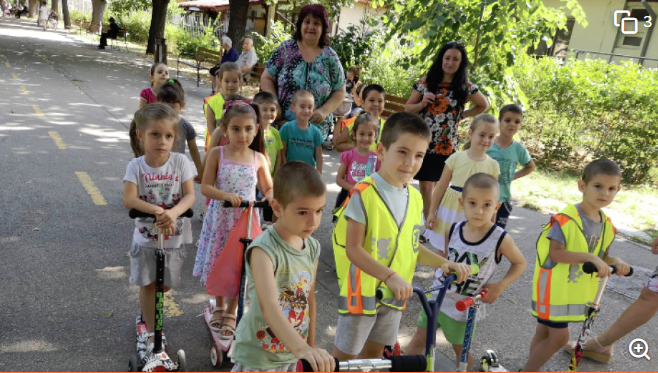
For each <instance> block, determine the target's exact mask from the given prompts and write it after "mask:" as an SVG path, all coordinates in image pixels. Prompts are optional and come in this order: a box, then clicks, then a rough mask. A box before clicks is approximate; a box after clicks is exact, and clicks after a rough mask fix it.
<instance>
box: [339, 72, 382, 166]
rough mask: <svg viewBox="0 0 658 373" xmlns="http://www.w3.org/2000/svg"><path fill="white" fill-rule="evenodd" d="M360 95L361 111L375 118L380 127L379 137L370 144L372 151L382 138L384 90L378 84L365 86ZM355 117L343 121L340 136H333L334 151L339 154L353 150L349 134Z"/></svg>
mask: <svg viewBox="0 0 658 373" xmlns="http://www.w3.org/2000/svg"><path fill="white" fill-rule="evenodd" d="M361 94H362V95H363V104H362V105H363V106H362V107H363V111H365V112H368V113H370V114H372V115H373V116H375V118H377V120H379V121H380V123H381V125H380V126H379V131H378V132H379V136H378V137H377V140H375V142H374V143H373V144H372V150H375V151H376V149H377V143H378V142H379V141H380V140H381V138H382V130H383V128H384V120H383V119H381V117H382V113H383V112H384V104H385V100H386V90H385V89H384V87H382V86H380V85H379V84H370V85H369V86H367V87H366V88H365V89H364V90H363V91H362V92H361ZM357 116H358V115H355V116H354V117H352V118H349V119H345V120H344V121H342V122H341V124H340V128H341V129H340V134H339V135H338V136H334V140H333V141H334V145H336V150H338V151H339V152H341V153H342V152H346V151H348V150H352V149H354V147H355V145H354V143H353V142H352V141H351V140H350V132H351V131H352V126H354V121H356V117H357Z"/></svg>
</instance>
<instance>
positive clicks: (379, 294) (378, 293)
mask: <svg viewBox="0 0 658 373" xmlns="http://www.w3.org/2000/svg"><path fill="white" fill-rule="evenodd" d="M375 299H377V300H382V299H384V292H383V291H382V289H377V291H376V292H375Z"/></svg>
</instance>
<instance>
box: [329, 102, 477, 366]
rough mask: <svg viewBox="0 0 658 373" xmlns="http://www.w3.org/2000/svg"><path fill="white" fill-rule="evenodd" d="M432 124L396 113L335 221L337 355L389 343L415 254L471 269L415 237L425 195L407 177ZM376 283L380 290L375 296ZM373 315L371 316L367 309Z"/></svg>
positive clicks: (365, 352) (368, 353)
mask: <svg viewBox="0 0 658 373" xmlns="http://www.w3.org/2000/svg"><path fill="white" fill-rule="evenodd" d="M429 141H430V129H429V127H428V126H427V124H426V123H425V122H424V121H423V120H422V119H421V118H420V117H419V116H417V115H415V114H410V113H396V114H394V115H392V116H391V117H390V118H389V119H388V121H386V126H385V127H384V130H383V131H382V137H381V142H379V143H378V144H377V157H378V159H379V160H380V161H381V168H380V169H379V171H378V172H376V173H374V174H373V175H372V176H370V177H366V178H365V179H364V180H363V181H361V182H360V183H358V184H356V185H355V187H354V189H352V191H351V192H350V193H351V197H350V198H348V199H347V200H346V202H345V204H346V206H347V207H346V208H345V210H344V212H343V213H341V215H340V216H339V219H338V222H337V223H336V227H335V228H334V235H333V237H334V239H333V240H334V257H335V259H336V272H337V274H338V278H339V280H338V282H339V285H340V303H339V305H340V306H339V312H340V315H339V316H338V324H337V330H336V338H335V340H334V349H333V355H334V357H337V358H338V359H339V360H349V359H354V358H355V357H356V356H357V355H359V354H360V355H361V357H362V358H364V359H368V358H378V357H381V356H382V353H383V351H384V346H385V345H393V344H395V340H396V339H397V332H398V329H399V326H400V318H401V316H402V312H401V310H402V309H404V306H405V301H406V300H407V299H409V298H410V297H411V296H412V294H413V290H412V287H411V280H412V279H413V276H414V270H415V268H416V261H418V262H420V263H422V264H425V265H429V266H432V267H435V268H438V267H442V268H444V269H445V271H446V272H453V271H454V272H457V273H458V277H459V281H460V282H461V281H464V279H466V277H467V276H468V275H470V273H471V268H470V267H469V266H467V265H466V264H457V263H454V262H450V261H448V260H446V259H444V258H442V257H440V256H438V255H436V254H434V253H432V252H431V251H429V250H428V249H427V248H425V247H424V246H423V245H421V244H419V242H418V237H419V235H420V234H419V232H420V229H421V228H422V226H423V222H422V209H423V200H422V198H421V196H420V193H419V192H418V191H417V190H416V189H414V188H411V187H409V185H408V182H409V180H411V178H412V177H413V176H414V175H415V174H416V172H417V171H418V169H419V168H420V166H421V164H422V162H423V157H424V156H425V151H426V150H427V147H428V144H429ZM378 288H384V290H385V292H386V293H389V294H391V295H389V296H385V297H384V298H385V299H382V300H381V302H380V304H379V305H377V304H376V302H375V294H376V291H377V289H378ZM365 316H372V317H365Z"/></svg>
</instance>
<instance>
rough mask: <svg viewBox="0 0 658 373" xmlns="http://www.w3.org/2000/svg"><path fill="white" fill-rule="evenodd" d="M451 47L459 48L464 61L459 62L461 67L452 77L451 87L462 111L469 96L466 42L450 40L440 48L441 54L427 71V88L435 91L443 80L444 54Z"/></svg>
mask: <svg viewBox="0 0 658 373" xmlns="http://www.w3.org/2000/svg"><path fill="white" fill-rule="evenodd" d="M450 49H457V50H458V51H459V52H460V53H461V54H462V61H461V63H460V64H459V68H458V69H457V72H456V73H455V76H453V77H452V83H451V88H452V91H453V92H454V95H455V100H457V108H458V110H459V111H460V112H461V111H463V110H464V105H465V104H466V98H467V97H468V90H467V87H466V84H467V83H468V72H467V71H466V66H467V65H468V56H467V54H466V48H464V44H462V43H459V42H455V41H450V42H448V43H446V44H445V45H444V46H443V47H441V49H439V56H438V57H437V58H436V60H435V61H434V63H433V64H432V67H430V71H429V72H428V73H427V79H426V82H427V90H428V91H429V92H432V93H435V92H436V90H437V89H438V87H439V85H440V84H441V82H442V81H443V56H445V54H446V52H447V51H448V50H450Z"/></svg>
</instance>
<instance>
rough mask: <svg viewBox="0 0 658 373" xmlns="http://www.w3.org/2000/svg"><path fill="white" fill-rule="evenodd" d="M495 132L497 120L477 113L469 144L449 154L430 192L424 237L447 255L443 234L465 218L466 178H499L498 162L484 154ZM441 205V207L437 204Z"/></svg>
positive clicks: (442, 253)
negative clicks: (462, 202) (483, 175)
mask: <svg viewBox="0 0 658 373" xmlns="http://www.w3.org/2000/svg"><path fill="white" fill-rule="evenodd" d="M497 133H498V120H497V119H496V117H494V116H493V115H491V114H480V115H478V116H476V117H475V118H473V120H472V121H471V125H470V127H469V129H468V138H469V141H468V142H467V143H466V144H465V145H464V149H465V150H463V151H460V152H457V153H454V154H452V155H451V156H450V157H448V160H446V167H444V169H443V173H442V174H441V179H440V180H439V183H438V184H437V185H436V188H434V192H433V193H432V202H431V204H430V209H429V211H430V215H429V216H428V218H427V228H428V230H427V231H425V236H426V237H427V239H428V240H429V241H430V243H431V244H432V246H434V247H435V248H436V249H437V250H438V251H439V255H443V256H445V255H447V252H446V248H445V234H446V233H447V231H448V229H449V228H450V226H451V225H452V223H455V222H458V221H462V220H464V219H465V217H464V210H463V209H462V207H461V205H460V204H459V197H460V196H461V193H462V186H463V185H464V182H465V181H466V179H468V178H469V177H470V176H471V175H473V174H476V173H478V172H484V173H487V174H489V175H491V176H493V177H495V178H498V175H499V174H500V169H499V168H498V163H497V162H496V161H494V160H493V159H491V158H490V157H489V156H488V155H487V153H486V152H487V150H489V148H490V147H491V144H493V141H494V138H495V137H496V134H497ZM439 202H440V205H439Z"/></svg>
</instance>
